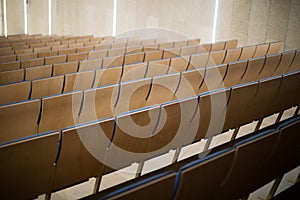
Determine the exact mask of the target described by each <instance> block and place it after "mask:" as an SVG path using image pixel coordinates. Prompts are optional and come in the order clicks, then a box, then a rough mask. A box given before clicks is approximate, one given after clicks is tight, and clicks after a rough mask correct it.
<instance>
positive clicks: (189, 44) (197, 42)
mask: <svg viewBox="0 0 300 200" xmlns="http://www.w3.org/2000/svg"><path fill="white" fill-rule="evenodd" d="M200 41H201V39H200V38H198V39H191V40H188V43H187V45H188V46H194V45H199V44H200Z"/></svg>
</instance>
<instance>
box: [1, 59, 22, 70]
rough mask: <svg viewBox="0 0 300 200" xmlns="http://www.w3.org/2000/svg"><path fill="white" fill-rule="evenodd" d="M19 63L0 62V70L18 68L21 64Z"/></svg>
mask: <svg viewBox="0 0 300 200" xmlns="http://www.w3.org/2000/svg"><path fill="white" fill-rule="evenodd" d="M20 64H21V63H20V61H13V62H7V63H1V64H0V71H9V70H16V69H20V66H21V65H20Z"/></svg>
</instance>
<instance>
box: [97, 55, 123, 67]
mask: <svg viewBox="0 0 300 200" xmlns="http://www.w3.org/2000/svg"><path fill="white" fill-rule="evenodd" d="M124 58H125V56H123V55H122V56H112V57H105V58H103V63H102V68H109V67H116V66H122V65H123V64H124Z"/></svg>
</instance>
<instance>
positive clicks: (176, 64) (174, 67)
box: [168, 56, 190, 74]
mask: <svg viewBox="0 0 300 200" xmlns="http://www.w3.org/2000/svg"><path fill="white" fill-rule="evenodd" d="M189 60H190V56H180V57H176V58H171V61H170V67H169V70H168V73H169V74H170V73H174V72H183V71H185V70H186V69H187V68H188V66H189Z"/></svg>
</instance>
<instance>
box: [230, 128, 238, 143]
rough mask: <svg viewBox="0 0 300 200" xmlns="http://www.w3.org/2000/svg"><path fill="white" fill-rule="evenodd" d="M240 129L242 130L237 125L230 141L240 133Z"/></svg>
mask: <svg viewBox="0 0 300 200" xmlns="http://www.w3.org/2000/svg"><path fill="white" fill-rule="evenodd" d="M239 130H240V127H236V128H235V129H234V132H233V133H232V136H231V139H230V141H232V140H235V138H236V136H237V134H238V133H239Z"/></svg>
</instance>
